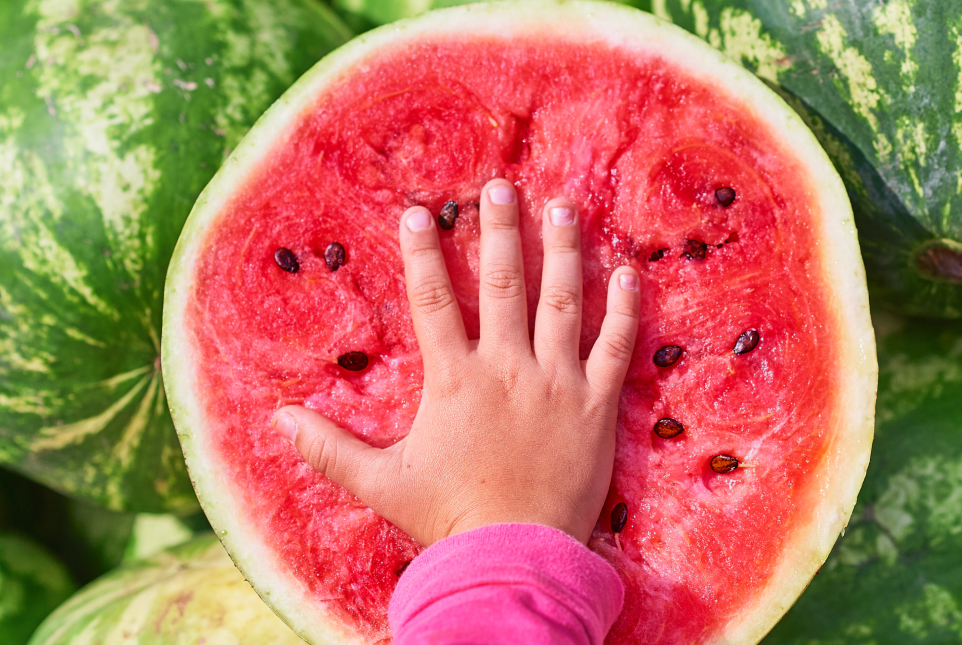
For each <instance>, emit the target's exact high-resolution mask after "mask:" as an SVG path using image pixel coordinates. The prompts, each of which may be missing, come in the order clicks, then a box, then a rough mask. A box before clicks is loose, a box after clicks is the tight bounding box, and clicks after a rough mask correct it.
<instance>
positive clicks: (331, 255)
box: [324, 242, 347, 271]
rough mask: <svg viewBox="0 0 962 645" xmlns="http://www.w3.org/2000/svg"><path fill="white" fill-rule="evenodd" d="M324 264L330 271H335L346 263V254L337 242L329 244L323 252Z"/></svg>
mask: <svg viewBox="0 0 962 645" xmlns="http://www.w3.org/2000/svg"><path fill="white" fill-rule="evenodd" d="M324 262H326V263H327V268H328V269H330V270H331V271H337V270H338V269H340V268H341V267H342V266H343V265H344V263H345V262H347V252H346V251H345V250H344V247H343V246H341V244H340V243H339V242H331V243H330V244H328V245H327V249H326V250H325V251H324Z"/></svg>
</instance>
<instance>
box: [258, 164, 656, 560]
mask: <svg viewBox="0 0 962 645" xmlns="http://www.w3.org/2000/svg"><path fill="white" fill-rule="evenodd" d="M575 213H576V211H575V208H574V206H573V205H572V204H571V203H570V202H569V201H567V200H565V199H554V200H552V201H550V202H549V203H548V204H547V205H546V206H545V210H544V225H543V226H544V251H545V257H544V275H543V277H542V288H541V301H540V303H539V304H538V311H537V316H536V319H535V333H534V341H533V343H532V341H531V340H530V339H529V337H528V324H527V320H528V317H527V303H526V298H525V282H524V273H523V264H522V258H521V237H520V234H519V232H518V203H517V198H516V196H515V191H514V187H513V186H512V185H511V184H510V183H509V182H507V181H506V180H503V179H498V180H494V181H491V182H489V183H488V184H487V185H486V186H485V188H484V190H483V191H482V196H481V268H480V272H481V283H480V315H481V338H480V339H479V340H477V341H471V340H468V338H467V335H466V334H465V331H464V324H463V323H462V321H461V312H460V310H459V309H458V304H457V300H456V299H455V296H454V293H453V292H452V289H451V282H450V280H449V278H448V272H447V268H446V267H445V264H444V257H443V256H442V254H441V247H440V244H439V241H438V232H437V225H436V224H435V222H434V217H432V215H431V214H430V213H429V212H428V211H427V210H426V209H425V208H422V207H414V208H411V209H409V210H408V211H407V212H406V213H405V214H404V216H403V217H402V218H401V232H400V241H401V251H402V253H403V256H404V275H405V278H406V280H407V292H408V299H409V300H410V303H411V315H412V317H413V318H414V329H415V332H416V333H417V338H418V343H419V344H420V348H421V354H422V356H423V359H424V391H423V395H422V398H421V406H420V408H419V409H418V413H417V416H416V418H415V419H414V425H413V426H412V428H411V432H410V434H409V435H408V436H407V437H406V438H405V439H403V440H401V441H399V442H398V443H397V444H395V445H394V446H391V447H390V448H386V449H383V450H381V449H378V448H373V447H371V446H368V445H367V444H365V443H364V442H363V441H361V440H359V439H357V438H355V437H354V436H353V435H352V434H350V433H349V432H347V431H345V430H343V429H341V428H339V427H337V426H335V425H334V423H333V422H331V421H330V420H329V419H327V418H325V417H323V416H321V415H320V414H318V413H316V412H313V411H311V410H308V409H305V408H302V407H297V406H288V407H285V408H283V409H281V410H279V411H278V412H277V413H276V414H275V416H274V427H275V429H276V430H277V431H278V432H280V433H281V434H282V435H284V436H287V437H288V438H291V439H293V441H294V444H295V446H296V447H297V449H298V450H299V451H300V453H301V454H302V455H304V456H305V458H306V459H307V460H308V462H309V463H310V464H311V465H312V466H313V467H314V468H316V469H317V470H318V471H320V472H322V473H324V474H325V475H327V476H328V477H330V478H331V479H332V480H334V481H335V482H337V483H339V484H341V485H343V486H344V487H346V488H347V489H348V490H349V491H351V492H352V493H354V494H355V495H357V496H358V497H359V498H360V499H361V501H363V502H364V503H365V504H367V505H369V506H370V507H371V508H372V509H374V510H375V511H376V512H377V513H379V514H380V515H382V516H383V517H385V518H386V519H388V520H389V521H391V522H393V523H394V524H395V525H397V526H398V527H399V528H401V529H402V530H404V531H406V532H407V533H408V534H410V535H411V536H413V537H414V538H415V539H416V540H418V541H419V542H420V543H421V544H424V545H425V546H428V545H431V544H433V543H434V542H436V541H438V540H440V539H442V538H445V537H447V536H449V535H453V534H455V533H460V532H462V531H467V530H469V529H473V528H477V527H480V526H484V525H487V524H495V523H499V522H524V523H532V524H545V525H547V526H553V527H555V528H558V529H561V530H562V531H565V532H567V533H568V534H570V535H572V536H574V537H575V538H576V539H578V540H581V542H583V543H587V541H588V538H589V537H590V536H591V531H592V529H593V528H594V525H595V522H596V521H597V519H598V514H599V513H600V512H601V507H602V505H603V504H604V501H605V496H606V495H607V491H608V485H609V482H610V480H611V469H612V464H613V462H614V454H615V418H616V415H617V409H618V398H619V393H620V391H621V385H622V382H623V381H624V378H625V372H626V371H627V369H628V361H629V359H630V358H631V352H632V349H633V348H634V344H635V334H636V333H637V330H638V310H639V291H638V275H637V273H636V272H635V271H634V269H631V268H630V267H621V268H619V269H617V270H616V271H615V272H614V274H613V275H612V277H611V281H610V283H609V287H608V311H607V315H606V317H605V321H604V324H603V326H602V328H601V336H600V337H599V338H598V340H597V342H596V343H595V345H594V348H593V349H592V350H591V355H590V357H589V358H588V360H587V361H585V362H584V363H582V361H580V360H579V357H578V339H579V334H580V329H581V302H582V298H581V289H582V277H581V235H580V227H579V225H578V219H577V216H576V215H575Z"/></svg>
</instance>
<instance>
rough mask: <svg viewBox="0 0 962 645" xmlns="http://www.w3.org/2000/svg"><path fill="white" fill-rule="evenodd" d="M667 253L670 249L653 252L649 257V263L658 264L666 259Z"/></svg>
mask: <svg viewBox="0 0 962 645" xmlns="http://www.w3.org/2000/svg"><path fill="white" fill-rule="evenodd" d="M667 252H668V249H658V250H657V251H653V252H652V254H651V255H650V256H649V257H648V261H649V262H657V261H658V260H660V259H662V258H663V257H665V253H667Z"/></svg>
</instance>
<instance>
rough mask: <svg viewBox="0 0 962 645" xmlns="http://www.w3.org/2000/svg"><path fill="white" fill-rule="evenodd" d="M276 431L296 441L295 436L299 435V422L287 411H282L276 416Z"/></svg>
mask: <svg viewBox="0 0 962 645" xmlns="http://www.w3.org/2000/svg"><path fill="white" fill-rule="evenodd" d="M274 432H276V433H277V434H279V435H281V436H282V437H284V438H285V439H287V440H288V441H290V442H291V443H294V438H295V437H296V436H297V422H295V421H294V417H292V416H291V415H289V414H288V413H287V412H280V413H278V414H277V415H275V416H274Z"/></svg>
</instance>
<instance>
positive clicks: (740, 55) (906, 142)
mask: <svg viewBox="0 0 962 645" xmlns="http://www.w3.org/2000/svg"><path fill="white" fill-rule="evenodd" d="M652 5H653V8H654V9H655V12H656V13H657V14H658V15H660V16H661V17H663V18H666V19H670V20H673V21H674V22H676V23H677V24H679V25H681V26H683V27H685V28H686V29H688V30H690V31H692V32H694V33H696V34H698V35H699V36H701V37H702V38H704V39H706V40H707V41H708V42H710V43H712V44H713V45H715V46H716V47H718V48H720V49H721V50H722V51H724V52H725V53H726V54H728V55H729V56H731V57H732V58H734V59H735V60H739V61H741V62H743V63H744V64H745V65H747V66H748V68H749V69H751V70H753V71H755V72H757V73H758V75H759V76H761V77H762V78H764V79H766V80H768V81H769V82H771V83H774V84H777V86H778V87H779V88H780V89H781V91H783V92H784V93H786V94H788V95H790V96H792V97H794V98H795V105H796V106H797V108H798V109H799V110H800V111H801V112H804V113H808V114H809V117H808V118H809V119H810V121H811V122H813V123H815V124H816V125H817V127H816V128H815V131H816V134H818V136H819V139H820V140H821V141H822V144H823V146H824V147H825V149H826V150H827V151H828V152H829V154H831V156H832V160H833V162H834V163H835V164H836V166H837V167H838V169H839V171H840V173H841V175H842V177H843V179H844V180H845V183H846V186H847V188H848V191H849V195H850V196H851V198H852V202H853V204H854V206H855V217H856V224H857V226H858V231H859V242H860V244H861V248H862V253H863V257H864V259H865V265H866V269H867V272H868V280H869V286H870V289H871V290H872V295H873V299H876V300H878V301H879V302H886V303H889V304H890V305H894V306H895V307H897V308H898V309H899V310H901V311H903V312H905V313H909V314H913V315H925V316H936V317H950V318H958V317H960V316H962V117H960V114H962V91H960V86H962V52H960V41H959V38H960V36H959V34H960V29H962V7H960V5H959V3H958V2H953V1H952V0H926V2H916V1H915V0H893V1H892V2H885V3H875V2H872V3H858V2H849V3H829V2H825V1H824V0H661V1H656V2H653V3H652Z"/></svg>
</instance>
